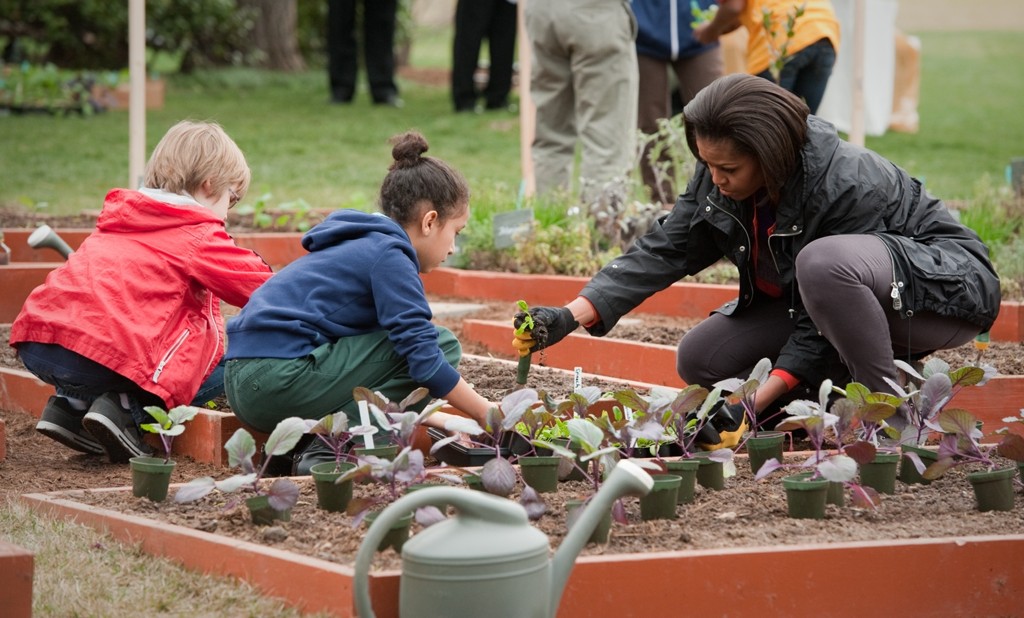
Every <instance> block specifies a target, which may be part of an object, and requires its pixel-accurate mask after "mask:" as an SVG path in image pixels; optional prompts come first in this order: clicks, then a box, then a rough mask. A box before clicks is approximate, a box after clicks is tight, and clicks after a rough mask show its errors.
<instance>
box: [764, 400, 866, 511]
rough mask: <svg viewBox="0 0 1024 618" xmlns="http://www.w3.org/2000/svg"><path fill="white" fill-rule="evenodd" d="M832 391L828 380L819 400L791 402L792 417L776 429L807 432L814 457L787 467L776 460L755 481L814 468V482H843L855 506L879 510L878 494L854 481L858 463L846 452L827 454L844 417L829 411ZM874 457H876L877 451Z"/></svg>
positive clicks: (783, 421)
mask: <svg viewBox="0 0 1024 618" xmlns="http://www.w3.org/2000/svg"><path fill="white" fill-rule="evenodd" d="M831 392H832V381H831V380H825V381H824V382H822V384H821V387H820V388H819V389H818V401H808V400H803V399H798V400H796V401H792V402H790V403H789V405H787V406H786V408H785V412H786V413H787V414H788V415H789V416H787V417H786V418H784V419H782V421H781V422H780V423H779V424H778V425H777V426H776V427H775V429H776V430H778V431H793V430H795V429H803V430H804V431H806V432H807V439H808V440H810V442H811V445H812V446H813V447H814V452H813V454H812V455H811V456H810V457H808V458H807V459H806V460H804V461H802V462H800V463H797V464H784V463H782V462H780V461H778V460H777V459H775V458H774V457H773V458H772V459H769V460H768V461H766V462H765V463H764V465H762V466H761V469H760V470H758V471H757V474H756V475H755V476H754V478H756V479H757V480H761V479H763V478H765V477H766V476H768V475H769V474H771V473H772V472H775V471H776V470H781V469H785V468H801V469H806V468H811V469H812V473H811V477H810V478H811V479H817V478H824V479H826V480H828V481H831V482H833V483H842V484H843V485H845V486H846V487H848V488H849V489H850V490H851V495H852V496H853V503H854V505H855V506H857V507H860V508H875V507H877V506H878V504H879V502H880V498H879V495H878V492H877V491H876V490H875V489H874V488H872V487H864V486H862V485H859V484H857V483H854V482H853V479H854V477H855V476H857V468H858V466H857V460H855V459H854V458H853V457H851V456H849V455H847V454H845V453H844V452H843V451H842V450H837V451H836V452H834V453H829V452H826V451H825V448H824V444H825V440H826V438H829V437H831V439H832V440H833V441H835V442H837V443H838V441H839V430H838V427H839V424H840V417H839V416H838V415H836V414H833V413H832V412H829V411H828V404H829V394H830V393H831ZM868 446H870V445H868ZM871 457H872V458H873V457H874V452H873V449H872V454H871Z"/></svg>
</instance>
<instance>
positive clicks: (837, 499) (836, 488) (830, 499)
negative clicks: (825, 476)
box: [825, 481, 846, 506]
mask: <svg viewBox="0 0 1024 618" xmlns="http://www.w3.org/2000/svg"><path fill="white" fill-rule="evenodd" d="M825 503H826V504H834V505H836V506H844V505H845V504H846V486H845V485H843V484H842V483H838V482H836V481H829V483H828V491H827V492H825Z"/></svg>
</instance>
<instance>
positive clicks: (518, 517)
mask: <svg viewBox="0 0 1024 618" xmlns="http://www.w3.org/2000/svg"><path fill="white" fill-rule="evenodd" d="M449 505H450V506H454V507H455V508H457V509H459V511H460V513H461V514H463V515H466V516H468V517H471V518H478V519H483V520H486V521H490V522H496V523H506V524H511V525H524V526H526V525H529V523H530V520H529V518H528V517H527V515H526V510H525V509H524V508H523V507H521V506H520V505H518V504H516V503H515V502H512V501H511V500H507V499H505V498H499V497H497V496H492V495H490V494H487V493H483V492H479V491H471V490H468V489H459V488H455V487H436V488H434V487H429V488H426V489H421V490H419V491H417V492H414V493H411V494H408V495H405V496H403V497H401V498H399V499H398V500H395V501H394V502H393V503H391V505H389V506H388V507H387V508H385V509H384V510H383V511H381V513H380V515H378V516H377V519H375V520H374V521H373V524H372V525H371V526H370V529H369V530H367V532H366V536H364V537H363V543H362V545H360V546H359V552H358V553H357V554H356V562H355V574H354V575H353V578H354V590H353V592H354V594H355V602H356V611H357V612H358V614H359V615H360V616H363V617H365V618H374V616H375V614H374V613H373V607H372V605H371V602H370V584H369V570H370V561H371V560H372V559H373V555H374V553H376V551H377V546H378V545H379V544H380V542H381V541H382V540H383V539H384V535H386V534H387V532H388V530H389V529H390V528H391V526H392V525H393V524H394V523H395V522H397V521H398V520H399V519H401V518H402V517H403V516H405V515H407V514H409V513H412V512H415V511H416V509H418V508H420V507H424V506H436V507H438V508H441V507H445V506H449Z"/></svg>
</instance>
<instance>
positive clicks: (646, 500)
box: [640, 474, 683, 521]
mask: <svg viewBox="0 0 1024 618" xmlns="http://www.w3.org/2000/svg"><path fill="white" fill-rule="evenodd" d="M651 478H652V479H654V487H653V488H652V489H651V491H649V492H648V493H647V495H645V496H641V497H640V519H642V520H644V521H650V520H652V519H675V518H676V504H677V501H676V500H677V495H678V492H679V484H680V483H681V482H682V480H683V479H682V477H680V476H678V475H675V474H652V475H651Z"/></svg>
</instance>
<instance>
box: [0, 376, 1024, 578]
mask: <svg viewBox="0 0 1024 618" xmlns="http://www.w3.org/2000/svg"><path fill="white" fill-rule="evenodd" d="M468 360H469V362H468V363H467V364H466V366H465V367H464V371H465V375H466V377H467V379H469V380H470V381H472V382H474V383H476V384H478V385H481V389H482V390H484V391H485V392H487V390H486V389H487V388H491V387H490V386H488V385H491V384H493V388H494V389H495V390H494V393H493V396H494V397H498V396H500V395H501V394H503V393H505V392H507V391H508V388H509V387H508V381H510V380H511V379H513V378H512V376H513V375H514V371H513V370H511V369H510V366H511V365H510V364H509V363H507V362H487V361H486V360H484V359H479V358H470V359H468ZM547 373H548V372H545V371H543V370H542V369H541V370H536V369H535V371H533V372H531V386H534V387H536V388H548V389H550V390H551V392H561V388H562V387H563V384H564V379H565V378H564V374H562V375H558V377H557V380H556V381H554V382H551V381H550V380H547V379H546V378H545V376H546V375H547ZM552 374H555V375H557V372H552ZM598 386H600V387H601V388H605V386H604V385H598ZM3 418H4V420H5V421H6V423H7V459H6V461H4V462H2V463H0V488H2V489H0V492H2V494H0V499H3V498H7V497H14V496H16V495H20V494H23V493H36V492H52V491H66V490H73V489H97V488H107V487H126V486H128V485H130V483H131V475H130V472H129V470H128V468H127V466H124V465H115V464H108V463H106V462H105V461H104V460H103V459H102V458H100V457H90V456H86V455H79V454H76V453H74V452H73V451H71V450H69V449H66V448H64V447H63V446H61V445H59V444H57V443H55V442H52V441H50V440H49V439H47V438H45V437H44V436H42V435H41V434H39V433H37V432H36V431H35V430H34V425H35V419H34V418H31V417H29V416H28V415H25V414H11V413H3ZM804 458H805V456H800V455H797V454H793V453H790V454H788V455H787V462H789V463H792V462H795V461H800V460H802V459H804ZM434 463H436V462H434ZM1006 463H1010V462H1006ZM1011 465H1012V464H1011ZM737 468H738V474H737V475H736V476H735V477H732V478H730V479H728V480H727V482H726V489H724V490H722V491H711V490H704V489H703V488H701V487H699V486H698V488H697V496H696V500H695V502H694V503H693V504H690V505H681V506H680V507H678V509H677V518H676V519H674V520H659V521H650V522H645V521H641V520H640V517H639V506H638V501H637V499H636V498H627V499H625V501H624V505H625V508H626V512H627V515H628V523H626V524H621V523H616V524H614V526H613V530H612V535H611V540H610V542H609V544H607V545H591V546H588V548H587V549H586V550H585V552H584V554H588V555H589V554H617V553H637V552H650V551H670V550H685V549H707V548H720V547H752V546H767V545H794V544H801V543H827V542H843V541H874V540H884V539H909V538H935V537H947V536H974V535H992V534H996V535H999V534H1024V507H1022V506H1021V505H1022V504H1024V501H1022V498H1024V497H1022V496H1021V495H1020V494H1021V493H1024V492H1022V490H1021V487H1020V483H1019V481H1018V482H1017V485H1018V487H1017V489H1016V492H1017V494H1018V495H1017V504H1018V506H1017V507H1016V508H1015V509H1014V510H1013V511H1011V512H999V513H995V512H989V513H979V512H978V511H976V510H975V505H974V497H973V492H972V490H971V488H970V486H969V484H968V483H967V481H966V480H965V478H964V471H963V470H961V469H955V470H953V471H952V472H950V473H948V474H947V475H946V476H945V477H944V478H942V479H939V480H938V481H936V482H934V483H933V484H931V485H929V486H918V485H903V484H899V483H897V489H896V493H895V494H894V495H891V496H883V499H882V502H881V505H880V506H879V508H877V509H875V510H865V509H861V508H856V507H854V506H852V505H850V504H849V502H848V504H847V506H844V507H836V506H829V507H828V510H827V513H826V518H825V519H824V520H823V521H810V520H797V519H790V518H789V517H788V516H787V513H786V502H785V495H784V492H783V490H782V488H781V483H780V482H779V478H780V477H781V476H782V474H781V473H777V474H776V476H775V477H774V478H769V479H766V480H763V481H755V480H754V479H753V475H752V474H751V472H750V470H749V467H748V466H747V462H746V459H745V458H744V457H743V456H742V455H741V456H738V457H737ZM453 471H455V470H453ZM231 472H232V471H230V470H226V469H224V468H221V467H217V466H213V465H211V464H204V463H198V462H195V461H192V460H190V459H188V458H185V457H182V458H179V459H178V461H177V466H176V468H175V471H174V473H173V476H172V482H175V483H181V482H186V481H188V480H191V479H193V478H196V477H199V476H207V475H209V476H213V477H214V478H226V477H227V476H230V475H231ZM297 481H298V482H299V484H300V486H301V488H302V494H301V497H300V501H299V504H298V505H297V506H296V507H295V509H294V510H293V512H292V516H291V521H290V522H282V523H279V524H277V525H274V526H269V527H258V526H255V525H253V524H252V523H251V522H250V520H249V519H248V513H247V512H246V511H245V509H244V505H240V504H236V502H238V500H237V496H225V495H223V494H217V493H215V494H212V495H211V496H208V497H207V498H205V499H203V500H202V501H200V502H198V503H194V504H188V505H179V504H175V503H174V502H173V501H167V502H164V503H161V504H153V503H151V502H149V501H148V500H145V499H139V498H134V497H132V496H131V493H130V492H126V491H122V492H116V493H110V492H87V493H86V495H85V496H84V497H81V498H76V499H77V500H80V501H82V502H85V503H88V504H93V505H96V506H100V507H103V508H107V509H111V510H115V511H121V512H127V513H132V514H135V515H139V516H142V517H147V518H153V519H158V520H162V521H169V522H172V523H176V524H179V525H182V526H185V527H189V528H194V529H197V530H203V531H206V532H211V533H216V534H219V535H224V536H229V537H233V538H238V539H243V540H247V541H250V542H254V543H257V544H260V545H267V546H273V547H276V548H279V549H282V550H286V551H293V552H297V553H300V554H304V555H309V556H315V557H318V558H322V559H326V560H330V561H336V562H339V563H346V564H348V563H351V561H352V560H353V558H354V555H355V552H356V551H357V550H358V547H359V544H360V542H361V539H362V530H363V529H362V528H361V527H359V528H354V527H353V526H352V521H353V520H352V518H351V517H349V516H348V515H344V514H332V513H327V512H325V511H322V510H320V509H318V508H316V500H315V494H314V490H313V486H312V483H311V482H310V481H309V480H308V478H299V479H297ZM378 492H379V490H378V489H376V488H375V487H373V486H358V487H357V488H356V496H361V497H369V496H370V495H379V493H378ZM587 492H588V485H586V484H584V483H563V484H561V486H560V489H559V491H558V492H557V493H555V494H544V499H545V502H546V503H547V512H546V514H545V515H544V516H543V517H542V518H541V519H540V520H539V521H538V522H537V523H536V525H537V527H538V528H539V529H541V530H542V531H543V532H544V533H545V534H547V535H548V537H549V539H550V540H551V543H552V546H557V545H558V543H559V542H561V539H562V538H563V536H564V533H565V514H564V508H563V505H564V502H565V500H567V499H570V498H575V497H580V496H582V495H586V494H587ZM172 496H173V490H172ZM416 529H417V528H416V527H414V530H416ZM398 564H399V560H398V557H397V555H396V554H395V553H394V552H393V551H390V550H388V551H386V552H384V553H381V554H379V555H378V557H377V559H376V562H375V564H374V566H375V568H397V567H398Z"/></svg>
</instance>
